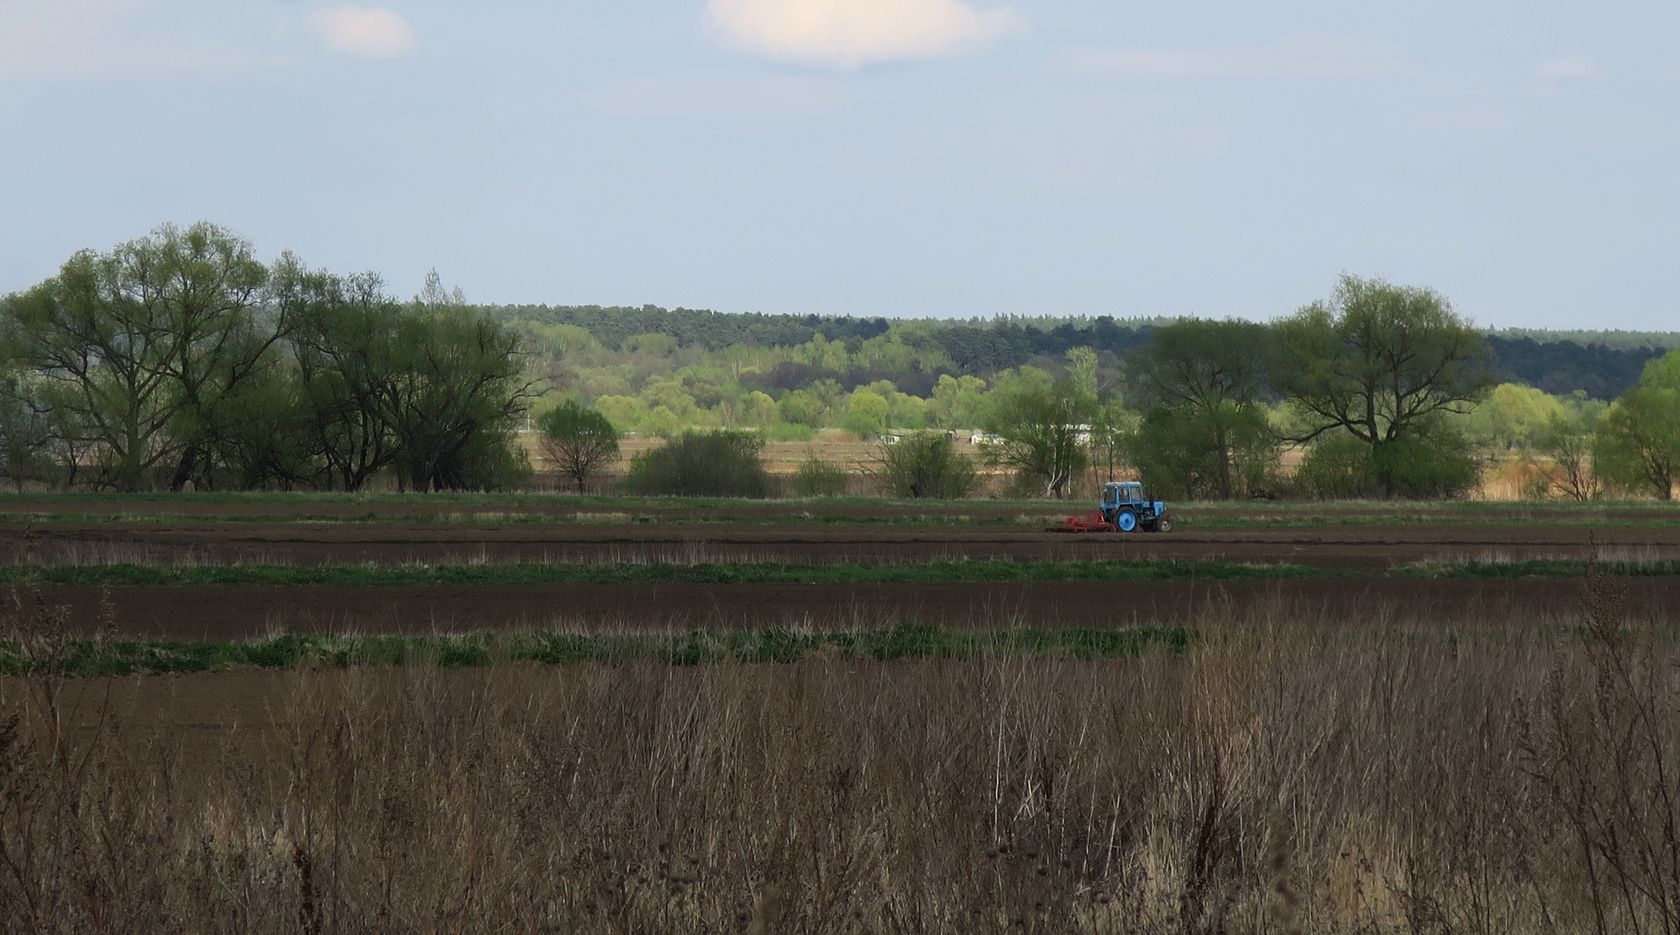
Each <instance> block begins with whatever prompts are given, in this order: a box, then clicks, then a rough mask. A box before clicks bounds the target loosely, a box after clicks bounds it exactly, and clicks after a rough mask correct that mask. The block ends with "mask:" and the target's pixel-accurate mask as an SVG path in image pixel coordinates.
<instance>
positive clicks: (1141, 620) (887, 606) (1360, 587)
mask: <svg viewBox="0 0 1680 935" xmlns="http://www.w3.org/2000/svg"><path fill="white" fill-rule="evenodd" d="M1629 584H1630V587H1631V589H1632V599H1633V603H1634V606H1635V608H1637V609H1639V610H1641V611H1643V612H1648V613H1654V614H1658V615H1661V616H1665V617H1671V616H1673V615H1674V614H1675V613H1676V612H1677V611H1680V578H1639V579H1630V581H1629ZM44 590H45V595H46V598H47V600H48V601H49V602H51V603H53V604H58V605H65V606H68V607H69V608H70V614H71V621H72V626H73V627H74V628H75V629H76V630H78V631H80V632H92V631H93V630H95V629H97V627H98V626H99V622H100V619H101V618H100V612H99V604H100V600H101V596H102V592H101V591H100V590H99V589H97V588H81V587H51V588H46V589H44ZM110 597H111V600H112V601H113V603H114V604H115V606H116V608H117V617H118V625H119V628H120V629H121V631H122V632H123V633H124V634H127V635H135V636H140V635H144V636H158V637H171V638H179V639H228V638H238V637H252V636H263V635H266V634H271V633H277V632H304V631H328V630H331V631H347V630H350V631H359V632H432V631H451V630H470V629H500V628H538V627H555V628H586V629H597V628H613V629H643V628H679V629H687V628H695V627H763V626H811V627H817V628H825V629H826V628H846V627H877V626H887V625H891V624H894V623H901V622H917V623H928V624H938V625H942V626H952V627H964V626H983V627H1008V626H1034V627H1055V626H1080V627H1109V626H1133V625H1146V624H1153V623H1197V622H1206V621H1209V620H1217V619H1220V618H1221V617H1225V618H1229V617H1230V616H1232V609H1233V608H1237V607H1240V608H1243V609H1245V610H1249V611H1252V610H1254V609H1255V608H1256V607H1264V608H1267V609H1268V610H1275V612H1276V613H1277V614H1279V615H1287V616H1297V617H1311V618H1312V619H1337V618H1345V619H1346V620H1347V622H1348V623H1349V624H1350V625H1353V624H1362V623H1367V622H1370V621H1371V620H1372V619H1373V618H1374V617H1375V616H1376V615H1378V614H1379V613H1399V614H1401V615H1404V616H1407V617H1408V619H1413V620H1417V619H1424V620H1429V619H1443V620H1446V619H1450V620H1453V621H1469V622H1472V623H1473V622H1474V621H1476V620H1479V619H1499V620H1510V619H1512V618H1513V617H1517V618H1519V619H1529V620H1533V621H1535V622H1536V623H1537V624H1538V623H1540V622H1542V621H1545V620H1546V619H1547V618H1550V617H1557V616H1562V615H1570V614H1574V613H1576V612H1577V611H1578V609H1579V606H1580V601H1581V586H1580V583H1579V582H1578V581H1574V580H1569V579H1527V580H1519V581H1463V580H1452V581H1428V580H1420V579H1414V578H1351V579H1321V578H1311V579H1295V580H1274V581H1239V582H1196V581H1165V582H1146V583H1136V584H1104V583H1093V582H1067V583H1022V584H983V585H977V584H931V585H930V584H871V585H834V584H813V585H780V584H778V585H759V584H730V585H692V584H681V585H678V584H671V585H653V586H624V585H555V586H541V587H517V588H497V587H470V586H469V587H460V586H427V587H415V588H388V587H350V588H330V587H320V588H317V587H248V586H224V585H207V586H194V587H119V588H112V589H111V590H110Z"/></svg>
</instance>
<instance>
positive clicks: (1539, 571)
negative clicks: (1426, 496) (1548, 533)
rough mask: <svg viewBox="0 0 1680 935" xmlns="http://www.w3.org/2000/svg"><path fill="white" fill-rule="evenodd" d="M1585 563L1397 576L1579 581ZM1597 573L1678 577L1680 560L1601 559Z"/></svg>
mask: <svg viewBox="0 0 1680 935" xmlns="http://www.w3.org/2000/svg"><path fill="white" fill-rule="evenodd" d="M1587 567H1588V562H1587V560H1585V559H1579V558H1525V559H1465V560H1462V561H1445V562H1424V563H1421V564H1417V565H1410V566H1407V567H1405V568H1402V569H1400V570H1399V573H1400V574H1402V575H1406V576H1409V577H1415V578H1431V579H1440V578H1579V577H1582V576H1583V575H1585V574H1586V573H1587ZM1598 568H1599V571H1601V572H1602V573H1603V574H1606V575H1614V576H1617V577H1655V576H1660V575H1680V559H1600V560H1599V562H1598Z"/></svg>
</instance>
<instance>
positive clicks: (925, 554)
mask: <svg viewBox="0 0 1680 935" xmlns="http://www.w3.org/2000/svg"><path fill="white" fill-rule="evenodd" d="M1593 542H1596V543H1597V544H1598V546H1599V547H1600V548H1601V549H1603V550H1605V551H1607V552H1615V553H1618V554H1621V553H1630V552H1631V553H1636V554H1638V555H1640V556H1643V557H1650V558H1668V557H1676V556H1680V527H1667V526H1615V525H1608V524H1606V525H1603V526H1590V527H1586V526H1544V525H1537V524H1503V525H1492V524H1475V525H1439V526H1335V527H1326V528H1316V529H1234V530H1183V531H1176V532H1172V533H1167V534H1160V535H1148V534H1134V535H1117V534H1108V535H1080V536H1070V535H1062V534H1056V533H1049V532H1043V531H1039V530H1035V529H1030V528H1027V529H1022V528H1002V529H999V528H986V527H979V528H975V527H960V526H959V527H938V526H886V527H873V528H871V527H865V528H857V527H832V526H829V527H824V526H812V527H799V526H720V525H713V526H706V525H678V524H670V525H657V524H651V525H604V526H583V525H559V524H556V525H552V526H548V525H541V524H530V523H517V524H508V525H465V524H456V523H433V524H414V525H409V524H402V523H345V524H306V523H273V524H244V523H240V524H219V525H218V524H214V523H210V524H191V523H183V524H180V525H150V524H146V525H141V524H135V525H127V524H108V523H93V524H80V525H77V524H62V525H41V526H35V527H30V528H28V529H27V531H26V529H25V527H22V526H17V525H0V561H4V562H7V563H11V564H26V563H30V562H37V563H43V564H60V563H69V564H80V563H110V562H131V563H135V564H178V563H210V564H224V563H232V562H244V563H273V564H297V565H307V564H323V563H324V564H350V563H358V562H376V563H403V562H424V563H433V564H466V563H471V562H609V563H610V562H624V561H637V562H648V561H655V562H661V561H664V562H742V561H745V562H764V561H779V562H812V563H821V562H901V561H902V562H910V561H927V560H930V559H962V558H969V559H987V558H1009V559H1017V560H1019V559H1081V558H1219V559H1226V560H1230V561H1243V562H1268V563H1270V562H1293V563H1300V564H1309V565H1319V566H1324V567H1331V568H1339V569H1348V570H1358V571H1365V572H1380V571H1385V570H1387V569H1389V568H1391V567H1394V566H1397V565H1404V564H1409V563H1412V562H1417V561H1422V560H1425V559H1432V558H1456V557H1488V556H1509V557H1519V558H1521V557H1547V556H1580V555H1584V554H1585V553H1586V552H1587V550H1588V548H1589V545H1590V543H1593Z"/></svg>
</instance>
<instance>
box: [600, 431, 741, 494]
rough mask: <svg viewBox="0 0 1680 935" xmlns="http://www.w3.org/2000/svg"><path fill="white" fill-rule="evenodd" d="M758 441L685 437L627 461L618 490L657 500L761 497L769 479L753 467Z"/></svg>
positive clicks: (719, 435) (727, 435)
mask: <svg viewBox="0 0 1680 935" xmlns="http://www.w3.org/2000/svg"><path fill="white" fill-rule="evenodd" d="M763 447H764V441H763V439H761V438H759V437H758V436H757V435H753V434H751V433H749V432H732V431H726V430H724V431H712V432H689V433H687V434H684V435H682V436H680V437H678V438H674V439H672V440H670V441H668V442H666V443H665V444H664V445H662V446H660V447H658V448H655V449H653V450H651V451H644V452H642V453H640V454H638V455H636V456H635V457H633V458H631V459H630V471H629V473H628V474H627V475H626V476H625V478H624V486H625V488H626V489H627V490H629V491H630V492H631V493H636V494H642V495H645V496H660V497H667V496H668V497H692V496H705V497H764V496H767V495H769V492H770V475H769V474H768V473H767V472H766V471H765V470H764V465H763V464H761V463H760V462H759V459H758V454H759V451H760V450H761V449H762V448H763Z"/></svg>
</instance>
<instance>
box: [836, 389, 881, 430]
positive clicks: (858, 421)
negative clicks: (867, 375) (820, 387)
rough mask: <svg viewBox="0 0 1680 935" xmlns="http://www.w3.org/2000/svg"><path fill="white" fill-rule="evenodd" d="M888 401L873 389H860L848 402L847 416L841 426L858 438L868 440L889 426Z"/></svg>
mask: <svg viewBox="0 0 1680 935" xmlns="http://www.w3.org/2000/svg"><path fill="white" fill-rule="evenodd" d="M887 412H888V408H887V401H886V399H884V398H882V396H881V394H879V393H876V392H874V391H872V390H858V391H856V392H854V393H852V395H851V398H850V399H848V400H847V402H846V418H845V419H844V420H843V421H842V422H841V423H840V425H841V427H842V428H844V429H845V430H846V431H848V432H851V433H852V434H853V435H856V436H857V437H858V438H861V439H863V440H864V441H868V440H870V439H872V438H875V437H876V436H878V435H880V434H881V433H882V432H884V431H886V427H887Z"/></svg>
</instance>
